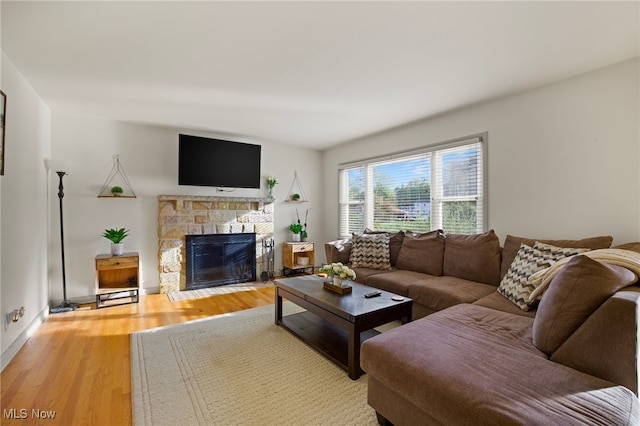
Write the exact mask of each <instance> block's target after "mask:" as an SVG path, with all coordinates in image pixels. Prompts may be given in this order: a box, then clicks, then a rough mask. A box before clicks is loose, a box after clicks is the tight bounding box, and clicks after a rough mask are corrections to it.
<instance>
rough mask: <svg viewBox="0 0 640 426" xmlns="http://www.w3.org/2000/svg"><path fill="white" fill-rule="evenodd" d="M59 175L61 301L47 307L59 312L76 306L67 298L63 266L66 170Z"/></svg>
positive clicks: (53, 311) (70, 309) (52, 311)
mask: <svg viewBox="0 0 640 426" xmlns="http://www.w3.org/2000/svg"><path fill="white" fill-rule="evenodd" d="M56 173H57V174H58V177H60V184H59V185H58V198H59V199H60V253H61V254H62V303H61V304H60V305H58V306H56V307H55V308H51V309H49V313H52V314H59V313H61V312H69V311H74V310H76V308H77V307H78V304H77V303H71V302H69V301H68V300H67V277H66V274H65V267H64V222H63V215H62V199H63V198H64V186H63V185H62V178H63V176H64V175H66V174H67V173H66V172H56Z"/></svg>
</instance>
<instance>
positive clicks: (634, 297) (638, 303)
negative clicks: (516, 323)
mask: <svg viewBox="0 0 640 426" xmlns="http://www.w3.org/2000/svg"><path fill="white" fill-rule="evenodd" d="M638 312H640V287H639V286H637V285H632V286H629V287H625V288H624V289H622V290H620V291H618V292H616V293H615V294H614V295H613V296H611V297H609V298H608V299H607V300H606V301H605V302H604V303H603V304H602V305H601V306H600V307H599V308H598V309H597V310H596V311H595V312H594V313H593V314H591V315H590V316H589V318H587V320H586V321H585V322H584V323H583V324H582V325H581V326H580V327H579V328H578V329H577V330H576V331H575V332H574V333H573V334H572V335H571V336H569V338H568V339H567V340H566V341H565V342H564V343H563V344H562V346H560V347H559V348H558V349H557V350H556V351H555V352H554V353H553V355H552V356H551V361H553V362H558V363H560V364H564V365H566V366H567V367H571V368H575V369H576V370H579V371H582V372H583V373H586V374H590V375H592V376H595V377H600V378H601V379H604V380H609V381H611V382H613V383H619V384H621V385H622V386H625V387H626V388H627V389H630V390H631V391H632V392H635V393H636V394H637V393H638V380H639V379H640V365H638V352H639V351H640V349H639V345H640V342H639V340H638V320H637V318H638ZM594 342H595V343H594ZM631 424H640V421H638V422H636V423H631Z"/></svg>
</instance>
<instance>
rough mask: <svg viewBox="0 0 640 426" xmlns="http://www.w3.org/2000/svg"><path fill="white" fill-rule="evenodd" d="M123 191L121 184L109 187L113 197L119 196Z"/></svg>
mask: <svg viewBox="0 0 640 426" xmlns="http://www.w3.org/2000/svg"><path fill="white" fill-rule="evenodd" d="M123 192H124V191H123V190H122V187H121V186H114V187H113V188H111V195H113V196H114V197H119V196H121V195H122V193H123Z"/></svg>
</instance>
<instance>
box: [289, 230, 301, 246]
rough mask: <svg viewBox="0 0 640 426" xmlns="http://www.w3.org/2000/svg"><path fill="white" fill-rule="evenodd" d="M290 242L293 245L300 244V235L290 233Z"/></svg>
mask: <svg viewBox="0 0 640 426" xmlns="http://www.w3.org/2000/svg"><path fill="white" fill-rule="evenodd" d="M291 241H293V242H294V243H298V242H300V233H297V234H294V233H293V232H292V233H291Z"/></svg>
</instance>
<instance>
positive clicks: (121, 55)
mask: <svg viewBox="0 0 640 426" xmlns="http://www.w3.org/2000/svg"><path fill="white" fill-rule="evenodd" d="M0 7H1V18H2V35H1V37H2V38H1V42H2V50H3V52H4V53H5V54H6V55H7V57H8V58H9V59H10V60H11V61H12V62H13V63H14V64H15V66H16V67H17V68H18V69H19V70H20V72H21V73H22V74H23V75H24V76H25V77H26V78H27V80H28V81H29V82H30V83H31V84H32V85H33V87H34V88H35V90H36V91H37V92H38V93H39V94H40V95H41V96H42V98H43V99H44V100H45V102H47V104H48V105H49V106H50V107H51V108H52V109H53V110H54V111H58V110H64V111H68V112H71V113H78V114H83V115H91V116H99V117H108V118H113V119H117V120H126V121H132V122H140V123H148V124H153V125H160V126H166V127H176V128H187V129H195V130H202V131H208V132H212V133H214V134H216V135H218V136H223V137H230V138H236V139H238V140H249V141H252V140H253V141H256V142H260V141H275V142H281V143H285V144H292V145H298V146H303V147H307V148H312V149H320V150H321V149H325V148H327V147H330V146H332V145H335V144H338V143H341V142H344V141H346V140H350V139H353V138H357V137H360V136H364V135H367V134H371V133H375V132H378V131H381V130H384V129H387V128H391V127H395V126H399V125H402V124H405V123H408V122H411V121H414V120H417V119H420V118H423V117H428V116H432V115H435V114H439V113H442V112H445V111H449V110H452V109H455V108H460V107H462V106H465V105H469V104H473V103H477V102H482V101H484V100H488V99H493V98H496V97H500V96H504V95H507V94H510V93H514V92H518V91H522V90H526V89H530V88H533V87H536V86H539V85H542V84H546V83H549V82H552V81H555V80H559V79H562V78H566V77H569V76H572V75H576V74H579V73H582V72H585V71H589V70H593V69H596V68H600V67H603V66H607V65H610V64H613V63H616V62H620V61H623V60H626V59H629V58H632V57H636V56H638V55H639V53H640V40H639V39H640V32H639V20H640V3H639V2H637V1H633V2H620V3H614V2H609V1H603V2H478V1H476V2H392V1H389V2H361V1H360V2H359V1H356V2H339V1H335V2H268V1H261V2H212V1H210V2H184V1H177V2H153V1H145V2H115V1H114V2H93V1H88V2H56V1H46V2H27V1H17V2H12V1H2V3H1V6H0Z"/></svg>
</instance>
